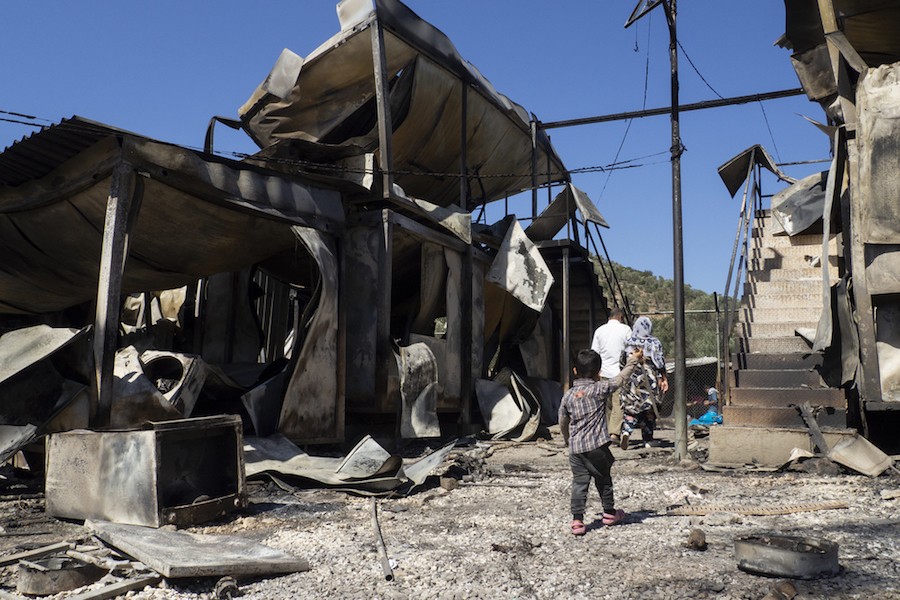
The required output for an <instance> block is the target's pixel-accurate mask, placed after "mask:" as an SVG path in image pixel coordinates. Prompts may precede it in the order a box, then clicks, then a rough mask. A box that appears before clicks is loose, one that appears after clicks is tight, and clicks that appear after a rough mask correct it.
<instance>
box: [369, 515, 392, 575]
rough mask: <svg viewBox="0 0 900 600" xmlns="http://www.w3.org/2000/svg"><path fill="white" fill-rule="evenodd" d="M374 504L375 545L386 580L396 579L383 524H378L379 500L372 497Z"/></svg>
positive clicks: (373, 526)
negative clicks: (382, 529) (385, 541)
mask: <svg viewBox="0 0 900 600" xmlns="http://www.w3.org/2000/svg"><path fill="white" fill-rule="evenodd" d="M370 500H371V506H372V528H373V529H374V530H375V546H376V548H378V556H379V558H380V559H381V572H382V573H384V579H385V581H393V580H394V569H393V567H391V560H390V559H389V558H388V555H387V547H386V546H385V545H384V537H382V535H381V526H380V525H379V524H378V501H377V500H375V498H370Z"/></svg>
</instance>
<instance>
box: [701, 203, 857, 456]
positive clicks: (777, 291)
mask: <svg viewBox="0 0 900 600" xmlns="http://www.w3.org/2000/svg"><path fill="white" fill-rule="evenodd" d="M771 219H772V217H771V214H770V212H769V211H768V210H763V211H758V212H757V214H756V217H755V219H754V223H753V233H752V238H751V240H750V257H749V262H748V266H749V269H748V272H747V280H746V281H745V284H744V295H743V298H742V301H741V307H740V309H739V315H738V319H739V320H738V322H737V324H736V326H735V329H734V332H733V336H734V339H735V340H736V342H735V344H734V346H735V354H734V355H733V362H732V366H733V370H732V371H731V373H730V378H731V380H730V386H729V397H728V398H727V399H726V405H725V406H724V407H723V409H722V416H723V420H724V423H723V425H722V426H716V427H713V428H712V429H711V430H710V444H709V462H710V463H713V464H727V465H735V464H740V465H743V464H750V463H756V464H759V465H766V466H777V465H780V464H783V463H784V462H786V460H787V457H788V456H789V454H790V451H791V449H792V448H794V447H800V448H807V449H810V450H811V449H812V446H811V444H810V441H809V436H808V433H807V429H806V426H805V424H804V423H803V420H802V419H801V418H800V415H799V413H798V412H797V410H796V409H795V408H793V407H792V406H791V405H793V404H799V403H801V402H804V401H807V402H809V404H810V405H811V406H812V407H813V408H816V407H819V409H818V413H817V417H816V419H817V421H818V423H819V425H820V427H824V428H826V429H827V428H829V427H832V428H841V429H842V428H844V427H846V401H845V398H844V394H843V390H840V389H833V388H828V387H827V386H826V385H825V383H824V382H823V381H822V378H821V377H820V376H819V373H818V371H817V370H816V369H817V367H818V366H820V365H821V362H822V356H821V354H819V353H812V351H811V347H810V344H809V343H807V342H806V341H805V340H804V339H803V338H802V337H800V336H798V335H796V331H797V330H798V329H809V330H812V331H813V332H814V331H815V328H816V325H817V323H818V321H819V316H820V314H821V311H822V269H821V266H820V262H821V252H822V236H821V235H820V234H814V235H798V236H793V237H788V236H785V235H779V236H775V235H772V234H771V227H770V223H771ZM829 264H830V266H831V267H833V268H831V269H830V271H829V273H830V275H831V276H832V278H833V282H834V281H836V276H837V239H836V237H835V236H832V239H831V242H830V244H829ZM833 282H832V283H833ZM834 433H835V434H837V432H834Z"/></svg>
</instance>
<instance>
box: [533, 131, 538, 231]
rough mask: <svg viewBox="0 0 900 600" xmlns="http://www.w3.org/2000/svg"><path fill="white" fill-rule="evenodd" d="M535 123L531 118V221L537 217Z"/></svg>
mask: <svg viewBox="0 0 900 600" xmlns="http://www.w3.org/2000/svg"><path fill="white" fill-rule="evenodd" d="M537 127H538V126H537V121H536V120H535V118H534V116H532V117H531V219H532V220H534V219H537V216H538V182H537V170H538V152H537Z"/></svg>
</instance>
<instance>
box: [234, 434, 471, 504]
mask: <svg viewBox="0 0 900 600" xmlns="http://www.w3.org/2000/svg"><path fill="white" fill-rule="evenodd" d="M454 445H455V442H451V443H449V444H447V445H445V446H443V447H442V448H440V449H438V450H436V451H435V452H432V453H430V454H429V455H427V456H425V457H423V458H420V459H418V460H416V461H413V462H411V463H408V464H403V461H402V459H400V457H398V456H396V455H393V454H391V453H390V452H388V451H386V450H385V449H384V448H383V447H382V446H381V445H380V444H378V443H377V442H376V441H375V440H374V439H373V438H372V437H371V436H365V437H364V438H362V439H361V440H360V441H359V443H358V444H357V445H356V446H355V447H354V448H353V449H352V450H351V451H350V452H349V453H348V454H347V455H346V456H343V457H330V456H312V455H310V454H307V453H306V452H304V451H303V450H301V449H300V448H299V447H297V446H296V445H295V444H293V443H292V442H291V441H290V440H288V439H287V438H286V437H284V436H282V435H274V436H270V437H267V438H258V437H257V438H254V437H248V438H245V439H244V461H245V465H246V472H247V477H248V478H253V477H256V478H259V477H263V476H266V475H270V476H275V477H279V478H282V477H283V478H285V479H286V480H288V481H293V482H296V483H298V484H302V485H306V486H312V487H328V488H335V489H341V490H347V491H352V492H354V493H358V494H366V495H381V494H388V493H391V492H393V491H394V490H398V489H399V488H401V487H402V488H404V489H409V490H411V489H412V488H414V487H415V486H419V485H421V484H422V483H424V482H425V479H426V477H428V475H429V474H430V473H431V471H432V470H433V469H434V468H435V467H437V466H438V465H439V464H440V463H441V462H443V460H444V458H446V456H447V454H449V453H450V450H452V449H453V447H454Z"/></svg>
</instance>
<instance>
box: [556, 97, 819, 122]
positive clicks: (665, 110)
mask: <svg viewBox="0 0 900 600" xmlns="http://www.w3.org/2000/svg"><path fill="white" fill-rule="evenodd" d="M805 93H806V92H804V91H803V88H793V89H789V90H779V91H777V92H765V93H762V94H749V95H747V96H735V97H733V98H722V99H718V100H704V101H703V102H694V103H692V104H684V105H682V106H681V107H679V110H680V111H681V112H689V111H692V110H704V109H707V108H720V107H723V106H735V105H737V104H748V103H750V102H761V101H763V100H777V99H779V98H790V97H791V96H800V95H803V94H805ZM671 111H672V107H670V106H661V107H659V108H648V109H644V110H633V111H629V112H622V113H613V114H609V115H600V116H596V117H583V118H580V119H567V120H565V121H550V122H549V123H540V127H541V129H558V128H561V127H575V126H577V125H591V124H593V123H608V122H610V121H625V120H627V119H639V118H642V117H657V116H661V115H667V114H669V113H671Z"/></svg>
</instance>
